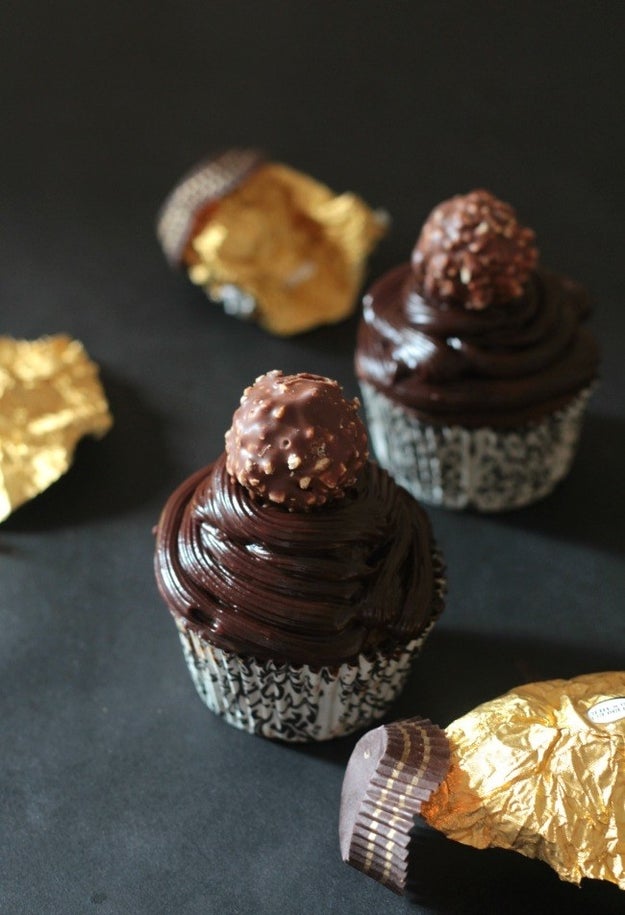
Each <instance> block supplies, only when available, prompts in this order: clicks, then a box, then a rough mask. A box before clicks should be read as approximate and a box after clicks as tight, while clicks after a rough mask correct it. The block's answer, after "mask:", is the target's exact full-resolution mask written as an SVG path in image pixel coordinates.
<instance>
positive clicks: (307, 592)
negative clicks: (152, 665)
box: [155, 371, 444, 741]
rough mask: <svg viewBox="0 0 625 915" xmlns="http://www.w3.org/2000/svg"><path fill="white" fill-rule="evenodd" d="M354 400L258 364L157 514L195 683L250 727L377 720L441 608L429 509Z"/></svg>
mask: <svg viewBox="0 0 625 915" xmlns="http://www.w3.org/2000/svg"><path fill="white" fill-rule="evenodd" d="M357 407H358V401H356V400H354V401H347V400H345V399H344V398H343V396H342V393H341V388H340V387H339V385H338V384H337V382H335V381H331V380H329V379H327V378H322V377H320V376H317V375H308V374H301V375H291V376H285V375H283V374H282V373H281V372H278V371H273V372H269V373H268V374H266V375H262V376H261V377H260V378H258V379H257V380H256V382H255V383H254V385H252V386H251V387H249V388H247V389H246V391H245V392H244V394H243V397H242V398H241V404H240V406H239V408H238V409H237V411H236V412H235V414H234V417H233V422H232V427H231V429H230V430H229V431H228V432H227V433H226V451H225V453H224V454H222V455H221V457H219V458H218V459H217V460H216V461H214V462H213V463H212V464H209V465H208V466H207V467H204V468H203V469H202V470H199V471H198V472H197V473H195V474H194V475H193V476H191V477H190V478H189V479H188V480H186V481H185V482H184V483H183V484H182V485H181V486H180V487H179V488H178V489H177V490H176V491H175V492H174V493H173V495H172V496H171V497H170V499H169V500H168V502H167V503H166V505H165V508H164V510H163V512H162V515H161V518H160V521H159V524H158V528H157V535H156V557H155V568H156V578H157V582H158V586H159V589H160V592H161V594H162V596H163V598H164V600H165V602H166V604H167V606H168V607H169V609H170V611H171V613H172V615H173V617H174V620H175V622H176V625H177V627H178V631H179V634H180V638H181V641H182V646H183V650H184V654H185V658H186V661H187V664H188V667H189V670H190V673H191V676H192V678H193V681H194V683H195V686H196V688H197V690H198V692H199V694H200V696H201V698H202V699H203V701H204V702H205V703H206V704H207V705H208V706H209V708H211V709H212V710H213V711H214V712H216V713H217V714H219V715H222V716H223V717H224V718H225V719H226V720H227V721H228V722H229V723H230V724H233V725H235V726H236V727H239V728H242V729H243V730H246V731H249V732H250V733H256V734H261V735H263V736H265V737H275V738H281V739H283V740H289V741H305V740H325V739H328V738H331V737H336V736H339V735H341V734H346V733H349V732H350V731H353V730H355V729H357V728H360V727H363V726H365V725H366V724H367V723H370V722H371V721H373V720H375V719H377V718H379V717H381V716H382V715H383V714H384V713H385V712H386V710H387V709H388V707H389V706H390V704H391V703H392V701H393V700H394V698H395V697H396V695H397V694H398V693H399V691H400V690H401V688H402V687H403V685H404V682H405V680H406V677H407V675H408V673H409V670H410V666H411V661H412V659H413V658H414V657H415V655H416V653H417V651H418V649H419V648H420V647H421V645H422V643H423V641H424V640H425V638H426V636H427V634H428V633H429V631H430V629H431V627H432V625H433V623H434V620H435V619H436V617H437V616H438V615H439V613H440V612H441V610H442V607H443V595H444V579H443V572H442V562H441V558H440V555H439V553H438V551H437V549H436V546H435V544H434V541H433V538H432V532H431V527H430V524H429V521H428V518H427V516H426V514H425V512H424V511H423V509H422V508H421V507H420V506H419V505H418V504H417V503H416V502H415V500H414V499H412V497H411V496H410V495H409V494H408V493H407V492H406V491H405V490H403V489H401V488H400V487H398V486H397V485H396V484H395V483H394V481H393V480H392V478H391V477H390V476H389V475H388V474H387V473H386V472H385V471H384V470H382V469H381V468H379V467H378V466H377V465H376V464H374V463H372V462H371V461H369V460H368V454H367V438H366V432H365V430H364V426H363V425H362V422H361V421H360V419H359V417H358V414H357Z"/></svg>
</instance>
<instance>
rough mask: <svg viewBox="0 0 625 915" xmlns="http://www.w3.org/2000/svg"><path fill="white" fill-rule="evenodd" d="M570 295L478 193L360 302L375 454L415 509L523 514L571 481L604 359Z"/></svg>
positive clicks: (581, 304)
mask: <svg viewBox="0 0 625 915" xmlns="http://www.w3.org/2000/svg"><path fill="white" fill-rule="evenodd" d="M589 311H590V304H589V299H588V296H587V294H586V292H585V290H584V289H583V288H582V287H581V286H579V285H578V284H577V283H575V282H573V281H572V280H570V279H568V278H567V277H564V276H560V275H557V274H554V273H551V272H549V271H547V270H544V269H542V268H540V267H539V266H538V252H537V249H536V247H535V241H534V233H533V231H532V230H531V229H528V228H525V227H523V226H521V225H520V224H519V222H518V221H517V218H516V213H515V211H514V210H513V209H512V207H510V206H509V205H508V204H506V203H503V202H502V201H500V200H497V198H495V197H493V195H492V194H490V193H488V192H487V191H484V190H478V191H473V192H472V193H470V194H467V195H466V196H457V197H453V198H451V200H448V201H446V202H444V203H442V204H440V205H439V206H438V207H436V209H434V210H433V212H432V213H431V214H430V216H429V217H428V219H427V221H426V222H425V225H424V226H423V229H422V231H421V234H420V236H419V239H418V241H417V244H416V246H415V249H414V251H413V255H412V261H411V263H406V264H402V265H400V266H399V267H396V268H395V269H393V270H391V271H390V272H389V273H387V274H386V275H385V276H383V277H382V278H381V279H380V280H378V281H377V282H376V283H375V284H374V285H373V286H372V288H371V289H370V290H369V292H368V293H367V294H366V295H365V297H364V311H363V318H362V321H361V325H360V330H359V336H358V346H357V351H356V373H357V375H358V377H359V379H360V383H361V388H362V393H363V399H364V405H365V410H366V413H367V417H368V421H369V429H370V433H371V439H372V443H373V447H374V450H375V452H376V455H377V457H378V459H379V461H380V463H381V464H382V465H383V466H384V467H386V468H387V469H388V470H389V471H390V472H391V473H392V474H393V475H394V476H395V478H396V479H397V481H398V482H399V483H401V485H403V486H405V487H406V488H407V489H409V490H410V492H412V494H413V495H415V496H416V497H417V498H419V499H422V500H423V501H426V502H429V503H431V504H434V505H444V506H445V507H447V508H467V507H473V508H477V509H479V510H481V511H503V510H507V509H512V508H519V507H520V506H523V505H527V504H529V503H531V502H534V501H536V500H537V499H540V498H542V497H543V496H546V495H547V494H548V493H549V492H551V490H552V489H553V488H554V486H555V485H556V484H557V483H558V482H559V481H560V480H561V479H562V478H563V477H564V476H565V475H566V474H567V472H568V471H569V469H570V466H571V463H572V460H573V457H574V454H575V450H576V446H577V442H578V438H579V433H580V428H581V423H582V418H583V414H584V409H585V406H586V403H587V401H588V398H589V395H590V392H591V389H592V385H593V382H594V381H595V379H596V377H597V370H598V362H599V356H598V350H597V346H596V343H595V341H594V339H593V337H592V335H591V333H590V332H589V330H588V329H587V328H586V327H585V326H584V321H585V319H586V318H587V316H588V314H589Z"/></svg>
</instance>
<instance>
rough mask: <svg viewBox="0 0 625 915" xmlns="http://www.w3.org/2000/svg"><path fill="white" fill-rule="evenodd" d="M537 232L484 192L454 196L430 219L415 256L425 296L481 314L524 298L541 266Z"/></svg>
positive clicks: (417, 245) (420, 237)
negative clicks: (531, 275) (528, 285)
mask: <svg viewBox="0 0 625 915" xmlns="http://www.w3.org/2000/svg"><path fill="white" fill-rule="evenodd" d="M534 241H535V235H534V232H533V230H532V229H528V228H526V227H525V226H522V225H521V224H520V223H519V222H518V220H517V216H516V211H515V210H514V209H513V208H512V207H511V206H510V204H508V203H504V202H503V201H502V200H498V199H497V197H494V196H493V194H491V193H489V191H485V190H476V191H471V193H469V194H465V195H460V194H459V195H458V196H456V197H452V198H451V199H450V200H446V201H444V202H443V203H441V204H439V205H438V206H437V207H436V208H435V209H434V210H432V212H431V213H430V215H429V216H428V218H427V220H426V222H425V224H424V226H423V229H422V230H421V234H420V236H419V238H418V240H417V244H416V246H415V248H414V251H413V253H412V266H413V270H414V273H415V276H416V278H417V282H418V285H419V286H420V288H421V292H422V293H423V294H424V295H426V296H428V297H431V298H434V299H437V300H439V301H441V302H445V303H449V304H454V303H455V304H459V305H463V306H464V307H465V308H468V309H474V310H480V309H483V308H487V307H489V306H490V305H497V304H501V303H504V302H509V301H511V300H512V299H516V298H518V297H519V296H521V295H522V294H523V288H524V286H525V283H526V282H527V280H528V279H529V276H530V274H531V272H532V270H533V269H534V267H535V266H536V264H537V261H538V250H537V248H536V246H535V244H534Z"/></svg>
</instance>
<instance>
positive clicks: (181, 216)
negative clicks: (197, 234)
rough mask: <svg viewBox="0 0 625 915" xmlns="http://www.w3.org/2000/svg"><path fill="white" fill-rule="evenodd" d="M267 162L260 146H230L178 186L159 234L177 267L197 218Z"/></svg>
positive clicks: (159, 223)
mask: <svg viewBox="0 0 625 915" xmlns="http://www.w3.org/2000/svg"><path fill="white" fill-rule="evenodd" d="M262 162H263V155H262V153H260V152H259V151H258V150H256V149H228V150H226V151H225V152H223V153H221V154H220V155H218V156H214V157H213V158H212V159H207V160H205V161H204V162H201V163H200V164H199V165H196V166H195V168H193V169H192V170H191V171H190V172H188V173H187V174H186V175H185V176H184V177H183V178H182V179H181V180H180V181H179V182H178V184H177V185H176V187H175V188H174V189H173V191H172V192H171V194H170V195H169V196H168V198H167V200H166V201H165V203H164V204H163V206H162V207H161V210H160V212H159V214H158V219H157V226H156V234H157V236H158V239H159V241H160V243H161V246H162V248H163V251H164V253H165V256H166V258H167V260H168V261H169V263H170V264H171V265H172V266H173V267H177V266H179V265H180V263H181V261H182V257H183V254H184V251H185V248H186V246H187V244H188V243H189V239H190V237H191V233H192V231H193V227H194V223H195V217H196V216H197V214H198V213H199V212H200V210H202V209H203V208H204V207H206V206H208V205H209V204H211V203H214V202H216V201H217V200H220V199H221V198H222V197H225V196H226V195H227V194H229V193H230V192H231V191H233V190H234V189H235V188H236V187H238V186H239V185H240V184H241V183H242V182H243V181H244V180H245V179H246V178H247V177H248V176H249V175H250V174H251V173H252V172H253V171H254V170H255V169H256V168H258V166H259V165H261V164H262Z"/></svg>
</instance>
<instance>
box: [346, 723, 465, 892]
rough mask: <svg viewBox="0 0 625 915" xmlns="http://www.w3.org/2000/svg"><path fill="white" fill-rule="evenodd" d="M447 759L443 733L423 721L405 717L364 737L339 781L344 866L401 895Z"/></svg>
mask: <svg viewBox="0 0 625 915" xmlns="http://www.w3.org/2000/svg"><path fill="white" fill-rule="evenodd" d="M449 760H450V751H449V741H448V739H447V737H446V736H445V733H444V731H442V730H441V729H440V728H439V727H437V726H436V725H435V724H432V722H431V721H429V720H427V719H425V718H408V719H406V720H404V721H397V722H394V723H392V724H389V725H383V726H382V727H378V728H375V730H372V731H369V732H368V733H367V734H365V735H364V737H362V738H361V739H360V740H359V741H358V743H357V744H356V746H355V748H354V751H353V753H352V755H351V757H350V760H349V763H348V766H347V770H346V773H345V778H344V781H343V791H342V794H341V811H340V822H339V837H340V844H341V855H342V858H343V861H345V862H346V863H347V864H351V865H352V866H353V867H355V868H357V869H358V870H361V871H363V873H365V874H367V875H368V876H370V877H373V878H374V879H375V880H377V881H379V882H380V883H382V884H384V886H386V887H388V888H389V889H391V890H393V891H394V892H395V893H398V894H403V893H404V892H405V890H406V880H407V875H408V857H409V847H408V846H409V843H410V839H411V831H412V829H413V827H414V825H415V818H416V817H418V815H419V813H420V811H421V807H422V805H423V804H424V803H425V802H426V801H428V800H429V798H430V797H431V795H432V793H433V792H434V791H435V790H436V789H437V788H438V786H439V785H440V784H441V782H442V781H443V779H444V777H445V774H446V772H447V770H448V768H449Z"/></svg>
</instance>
